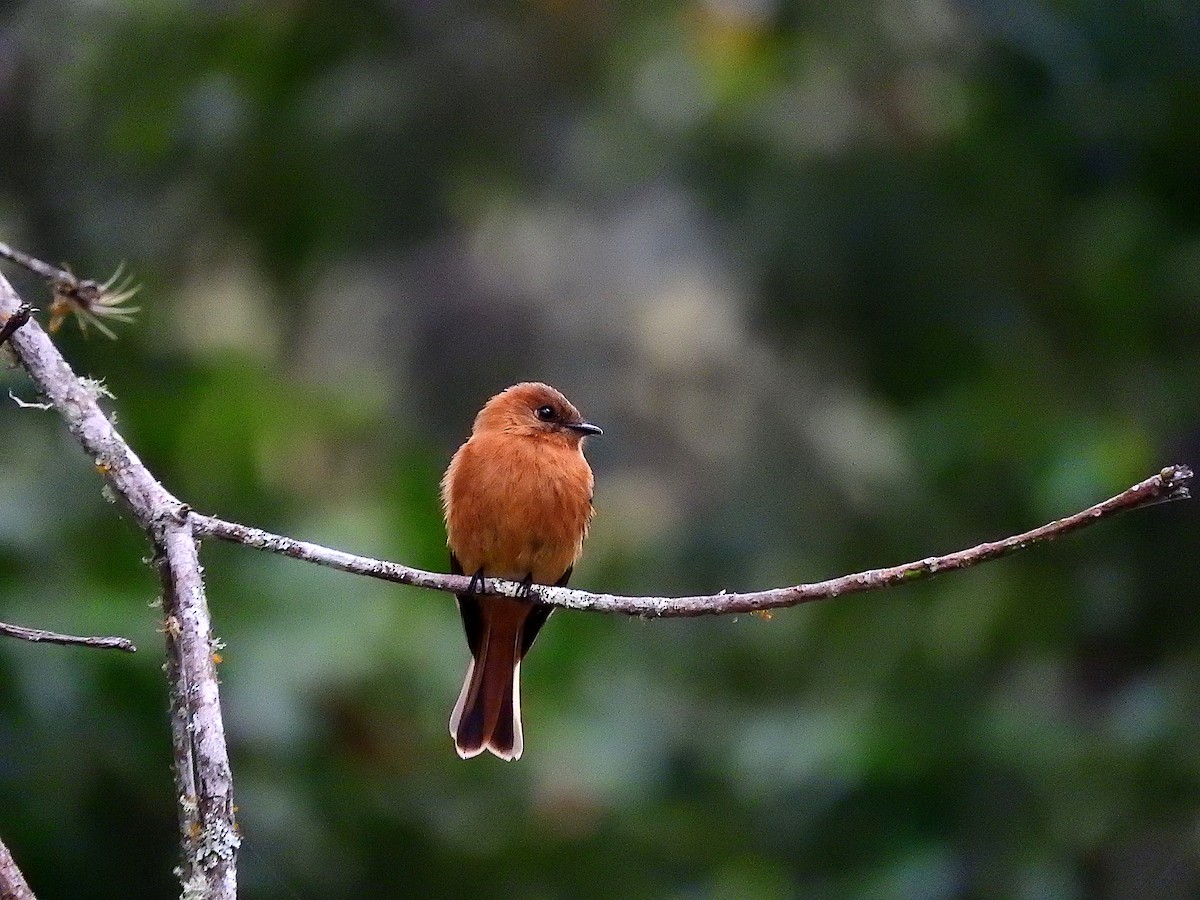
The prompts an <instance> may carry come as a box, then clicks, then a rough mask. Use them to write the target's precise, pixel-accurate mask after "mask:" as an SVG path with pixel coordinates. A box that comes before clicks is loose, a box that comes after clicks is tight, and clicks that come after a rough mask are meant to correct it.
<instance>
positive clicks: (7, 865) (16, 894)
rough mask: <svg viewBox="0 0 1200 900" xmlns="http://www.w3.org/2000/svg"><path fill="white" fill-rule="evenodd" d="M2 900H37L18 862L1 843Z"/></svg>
mask: <svg viewBox="0 0 1200 900" xmlns="http://www.w3.org/2000/svg"><path fill="white" fill-rule="evenodd" d="M0 900H37V898H36V897H35V896H34V895H33V891H31V890H30V889H29V884H28V882H26V881H25V876H24V875H22V874H21V870H20V869H18V868H17V862H16V860H14V859H13V858H12V854H11V853H9V852H8V848H7V847H6V846H4V843H3V842H2V841H0Z"/></svg>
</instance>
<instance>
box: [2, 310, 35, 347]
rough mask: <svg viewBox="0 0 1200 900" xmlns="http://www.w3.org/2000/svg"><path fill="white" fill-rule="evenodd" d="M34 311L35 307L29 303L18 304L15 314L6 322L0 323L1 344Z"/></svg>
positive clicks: (27, 319) (26, 320)
mask: <svg viewBox="0 0 1200 900" xmlns="http://www.w3.org/2000/svg"><path fill="white" fill-rule="evenodd" d="M33 313H34V309H33V307H32V306H30V305H29V304H28V303H22V304H21V305H20V306H18V307H17V308H16V310H15V311H14V312H13V314H12V315H11V316H9V317H8V318H7V319H5V320H4V324H3V325H0V344H3V343H4V342H5V341H7V340H8V338H9V336H10V335H11V334H12V333H13V332H14V331H16V330H17V329H18V328H20V327H21V326H22V325H24V324H25V323H26V322H28V321H29V317H30V316H32V315H33Z"/></svg>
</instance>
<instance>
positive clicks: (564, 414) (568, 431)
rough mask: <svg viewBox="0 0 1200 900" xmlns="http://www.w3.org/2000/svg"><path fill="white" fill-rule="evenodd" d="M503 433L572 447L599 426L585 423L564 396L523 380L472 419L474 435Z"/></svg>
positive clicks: (491, 401) (548, 386)
mask: <svg viewBox="0 0 1200 900" xmlns="http://www.w3.org/2000/svg"><path fill="white" fill-rule="evenodd" d="M487 432H502V433H504V434H518V435H525V436H529V437H542V438H549V439H552V440H560V441H565V442H567V443H569V444H570V445H572V446H576V447H577V446H579V444H580V442H581V441H582V440H583V439H584V438H585V437H587V436H588V435H592V434H601V433H602V432H601V431H600V429H599V428H597V427H596V426H595V425H593V424H591V423H590V422H585V421H584V419H583V416H581V415H580V414H579V410H577V409H576V408H575V407H574V406H572V405H571V401H569V400H568V399H567V398H566V397H564V396H563V395H562V394H560V393H559V392H558V391H556V390H555V389H554V388H552V387H550V385H548V384H542V383H541V382H537V381H524V382H522V383H521V384H514V385H513V386H512V387H510V388H506V389H505V390H503V391H501V392H500V393H499V394H497V395H496V396H495V397H493V398H492V399H491V400H489V401H488V402H487V403H486V404H485V405H484V407H483V409H482V410H480V412H479V415H478V416H476V418H475V427H474V429H473V431H472V433H473V434H480V433H487Z"/></svg>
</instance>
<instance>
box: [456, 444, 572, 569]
mask: <svg viewBox="0 0 1200 900" xmlns="http://www.w3.org/2000/svg"><path fill="white" fill-rule="evenodd" d="M505 438H507V439H505ZM443 495H444V497H443V499H444V502H445V506H446V529H447V533H448V537H449V542H450V549H451V550H452V551H453V552H454V555H455V556H457V557H458V560H459V562H460V563H461V565H462V567H463V571H465V572H467V573H474V572H477V571H479V570H480V569H483V571H484V574H485V575H487V576H491V577H495V578H506V579H512V580H520V579H522V578H525V577H527V576H528V575H532V576H533V580H534V581H536V582H538V583H541V584H552V583H553V582H555V581H557V580H558V579H559V578H561V577H562V575H563V573H565V572H566V570H567V569H569V568H570V567H571V566H572V565H574V564H575V561H576V560H577V559H578V558H579V555H580V552H581V551H582V549H583V540H584V538H585V537H586V536H587V530H588V524H589V522H590V521H591V517H592V472H591V469H590V468H589V466H588V464H587V461H586V460H585V459H584V458H583V454H582V453H581V452H580V451H579V449H578V448H577V447H566V446H558V445H556V444H552V443H549V442H544V441H534V440H531V439H528V438H518V437H510V436H505V435H499V436H497V437H496V438H494V439H491V440H481V439H479V438H478V437H474V438H472V439H471V440H469V441H468V442H467V443H466V444H464V445H463V446H462V447H461V448H460V449H459V451H458V453H456V454H455V456H454V459H453V460H452V461H451V463H450V468H449V470H448V471H447V472H446V479H445V482H444V484H443Z"/></svg>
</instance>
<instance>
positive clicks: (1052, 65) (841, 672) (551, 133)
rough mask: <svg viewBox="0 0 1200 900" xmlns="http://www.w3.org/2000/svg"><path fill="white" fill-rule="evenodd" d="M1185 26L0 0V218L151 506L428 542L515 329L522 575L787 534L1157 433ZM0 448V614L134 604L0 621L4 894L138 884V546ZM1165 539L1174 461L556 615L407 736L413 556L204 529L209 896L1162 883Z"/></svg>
mask: <svg viewBox="0 0 1200 900" xmlns="http://www.w3.org/2000/svg"><path fill="white" fill-rule="evenodd" d="M1198 33H1200V12H1198V11H1197V8H1196V6H1195V5H1194V4H1190V3H1186V2H1180V0H1142V2H1137V3H1121V2H1116V0H1099V2H1094V3H1066V2H1047V0H1042V2H1038V0H1027V2H1021V3H1015V4H998V3H993V2H985V0H968V2H963V3H952V2H949V0H884V2H878V3H863V2H858V0H855V2H849V3H846V4H821V3H785V2H770V0H706V2H694V3H682V4H681V3H650V4H631V3H625V4H618V3H595V2H590V3H580V2H570V0H528V2H514V3H507V4H503V3H478V4H468V3H455V2H424V3H395V2H392V3H382V2H355V3H348V4H334V3H319V2H304V0H301V2H293V3H280V2H275V3H257V4H255V3H224V4H199V3H187V2H178V0H176V2H169V0H156V2H144V3H138V4H120V3H78V2H66V0H48V2H30V0H26V2H14V3H9V4H7V5H5V6H3V7H0V160H3V164H2V165H0V238H3V239H4V240H6V241H8V242H10V243H12V244H14V245H16V246H19V247H22V248H23V249H26V250H28V251H30V252H32V253H35V254H37V255H40V256H43V257H46V258H48V259H50V260H52V261H56V262H57V261H60V260H65V261H68V262H69V264H70V265H71V266H72V267H73V269H74V270H75V271H77V272H80V273H83V274H86V275H90V276H93V277H101V276H105V275H107V274H108V273H109V272H111V271H112V270H113V269H115V268H116V266H117V264H118V263H119V262H121V261H122V260H124V261H126V262H127V263H128V264H129V266H130V267H131V268H132V270H133V271H134V272H136V274H137V277H138V278H139V280H140V281H141V282H142V284H143V290H142V293H141V297H140V300H141V303H142V305H143V306H144V311H143V313H142V315H141V317H140V320H139V322H138V324H137V326H136V327H133V328H124V329H122V337H121V340H120V341H119V342H117V343H115V344H114V343H110V342H108V341H105V340H102V339H97V338H96V337H93V338H92V339H91V340H88V341H85V340H83V339H81V337H80V336H79V335H78V334H77V333H75V332H74V330H73V326H69V327H68V328H67V329H64V330H63V331H62V332H61V333H60V337H61V339H60V345H61V346H62V347H63V349H64V351H65V352H66V353H67V354H68V356H69V357H70V358H71V360H72V361H73V363H74V364H75V365H76V366H77V367H78V369H79V371H81V372H85V373H87V374H89V375H92V376H95V377H102V378H104V379H106V381H107V384H108V385H109V387H110V388H111V389H112V391H113V393H114V394H115V395H116V400H114V401H112V402H111V403H110V406H111V407H112V409H113V410H114V411H115V413H116V415H117V417H118V420H117V421H118V426H119V427H120V428H121V429H122V430H123V432H124V433H125V434H126V436H127V437H128V438H129V439H130V441H131V443H132V444H133V445H134V447H135V448H136V449H137V451H138V452H139V453H140V454H141V455H142V456H143V458H144V459H145V460H146V461H147V463H148V464H149V465H150V466H151V468H152V469H153V470H154V471H155V472H156V473H157V474H158V475H159V476H160V477H161V478H162V479H163V480H164V482H165V483H166V484H167V486H168V487H169V488H170V489H171V490H173V491H175V492H176V493H177V494H178V495H179V496H180V497H181V498H183V499H185V500H186V501H187V502H189V503H191V504H193V505H194V506H196V507H197V508H199V509H202V510H204V511H209V512H213V513H216V514H220V515H223V516H226V517H229V518H233V519H237V520H241V521H246V522H249V523H252V524H257V525H260V526H263V527H266V528H270V529H272V530H276V531H282V532H285V533H289V534H294V535H297V536H301V537H306V538H309V539H313V540H318V541H322V542H325V543H328V544H331V545H335V546H339V547H344V548H347V549H353V550H357V551H359V552H363V553H369V554H376V555H382V556H387V557H391V558H395V559H400V560H404V561H406V562H410V563H413V564H416V565H420V566H425V567H432V568H443V567H444V565H445V559H444V547H443V544H444V537H443V533H442V530H441V522H440V514H439V509H438V500H437V481H438V478H439V476H440V473H441V470H442V468H443V467H444V465H445V463H446V461H447V460H448V458H449V455H450V453H451V452H452V451H453V449H454V447H455V446H456V445H457V442H458V441H460V440H461V439H462V438H463V437H464V436H465V434H466V432H467V430H468V428H469V424H470V421H471V416H472V415H473V413H474V411H475V409H476V408H477V407H478V406H479V405H480V403H481V402H482V401H483V400H484V399H485V398H486V397H487V396H488V395H489V394H491V393H492V392H494V391H495V390H497V389H499V388H500V387H502V386H504V385H505V384H508V383H510V382H512V381H514V380H517V379H520V378H526V377H537V378H542V379H545V380H548V381H551V382H552V383H555V384H556V385H558V386H560V387H562V388H563V389H564V391H566V392H567V394H568V395H569V396H571V397H572V399H574V400H575V401H576V402H577V404H578V405H579V406H580V407H581V408H582V409H583V410H584V411H585V412H586V413H587V415H588V416H589V417H590V418H591V419H592V420H593V421H597V422H600V423H601V424H603V425H604V426H605V432H606V433H605V437H603V438H602V439H600V440H598V441H595V442H593V446H592V448H591V451H590V455H591V457H592V459H593V464H594V468H595V470H596V472H597V480H598V487H597V505H598V508H599V515H598V518H597V520H596V525H595V528H594V532H593V537H592V539H591V541H590V544H589V550H588V554H587V556H586V557H585V560H584V562H583V563H582V564H581V565H580V566H579V568H578V569H577V573H576V578H575V583H576V584H578V585H579V586H581V587H588V588H596V589H608V590H615V591H624V592H632V593H660V592H684V591H689V592H691V591H702V592H708V591H713V590H717V589H720V588H730V589H735V588H752V587H766V586H773V585H778V584H784V583H794V582H797V581H802V580H816V579H820V578H824V577H828V576H831V575H835V574H840V573H842V572H845V571H852V570H855V569H861V568H867V567H871V566H876V565H885V564H891V563H895V562H900V561H904V560H907V559H911V558H918V557H921V556H926V555H929V554H931V553H935V552H941V551H946V550H950V549H954V548H958V547H962V546H967V545H969V544H971V543H973V542H976V541H978V540H982V539H986V538H992V537H998V536H1001V535H1004V534H1008V533H1011V532H1014V531H1017V530H1020V529H1023V528H1026V527H1029V526H1032V525H1034V524H1039V523H1041V522H1042V521H1045V520H1047V519H1049V518H1053V517H1056V516H1059V515H1062V514H1064V513H1067V512H1071V511H1074V510H1075V509H1077V508H1079V507H1081V506H1083V505H1086V504H1088V503H1091V502H1094V501H1095V500H1098V499H1101V498H1102V497H1105V496H1108V495H1110V494H1112V493H1115V492H1116V491H1118V490H1120V489H1123V488H1124V487H1126V486H1127V485H1128V484H1129V483H1131V482H1132V481H1134V480H1137V479H1140V478H1143V477H1145V476H1146V475H1148V474H1150V473H1151V472H1153V471H1156V470H1157V469H1158V468H1159V467H1160V466H1161V465H1163V464H1165V463H1168V462H1192V463H1195V462H1196V461H1197V460H1196V449H1197V446H1198V444H1200V422H1198V420H1197V404H1196V400H1195V398H1196V384H1197V378H1198V376H1200V344H1198V343H1197V334H1198V326H1200V179H1197V177H1196V174H1197V167H1196V161H1197V160H1198V159H1200V116H1198V115H1197V110H1198V109H1200V50H1198V48H1200V44H1198V43H1197V41H1196V35H1197V34H1198ZM6 271H7V270H6ZM9 274H10V275H11V277H12V278H13V279H14V280H15V281H16V283H17V284H18V286H19V288H20V289H21V290H22V292H23V294H24V296H25V297H26V298H27V299H29V300H31V301H32V302H35V303H38V304H40V305H43V306H45V305H46V302H47V297H46V294H45V292H44V288H43V287H42V286H40V285H38V284H36V283H35V282H33V281H32V280H30V279H29V278H27V277H23V276H22V275H21V273H19V272H10V273H9ZM0 388H2V389H3V391H4V392H5V393H6V392H7V391H8V390H9V389H10V388H11V389H12V390H13V391H14V392H15V393H16V394H18V395H26V396H27V395H28V394H29V390H30V388H29V385H28V384H27V382H25V381H24V380H23V378H22V377H21V375H20V373H19V372H17V371H8V372H7V373H6V374H5V375H4V378H3V382H2V384H0ZM0 459H2V460H3V465H0V618H2V619H3V620H5V621H11V622H17V623H21V624H26V625H33V626H41V627H46V628H54V629H58V630H63V631H72V632H76V633H106V634H107V633H112V634H123V635H127V636H129V637H131V638H133V639H135V640H136V641H137V643H138V644H139V646H140V647H141V651H140V652H139V653H138V654H137V656H136V657H134V658H129V657H125V656H121V655H116V654H98V653H88V652H83V651H80V650H74V649H66V648H54V647H39V646H32V645H25V644H14V643H11V642H6V643H5V644H3V645H0V836H2V837H3V839H4V841H5V842H6V843H7V844H8V845H9V847H10V848H11V849H12V851H13V853H14V855H15V856H16V858H17V860H18V861H19V863H20V864H21V866H22V867H23V869H24V871H25V872H26V874H27V876H28V878H29V880H30V882H31V883H32V885H33V886H34V888H35V890H36V891H37V892H38V893H39V896H42V897H46V898H53V897H96V898H105V897H113V898H117V897H120V898H129V897H134V896H138V897H141V896H145V897H163V896H169V895H171V894H172V893H173V892H174V891H176V890H177V886H175V885H174V877H173V875H172V873H171V869H172V866H173V865H174V864H175V861H176V852H177V850H176V840H175V812H174V799H173V787H172V782H171V776H170V772H169V768H168V766H169V760H170V751H169V742H168V735H167V727H166V715H165V713H166V690H165V683H164V679H163V677H162V675H161V670H160V666H161V657H160V653H159V647H160V646H161V638H160V637H159V636H158V634H157V633H156V632H157V628H158V626H159V622H158V620H157V616H158V613H157V612H156V610H155V609H153V608H151V606H150V604H151V603H152V601H153V600H154V599H155V595H156V590H157V588H156V584H155V581H154V578H153V577H152V573H151V572H150V570H149V569H148V567H147V566H145V565H144V564H143V561H142V558H143V556H145V554H146V553H147V547H146V545H145V543H144V541H143V540H142V539H141V537H140V535H138V534H137V532H136V529H135V528H134V527H133V526H132V525H131V523H130V522H129V520H128V517H127V516H124V515H122V514H121V511H120V510H119V509H117V508H115V507H113V506H110V505H109V504H107V503H106V502H105V501H104V500H103V498H102V497H101V495H100V484H99V480H98V479H97V478H96V477H95V474H94V473H93V472H92V471H91V470H90V466H89V465H88V463H87V461H86V459H84V457H83V456H82V454H80V453H79V452H78V450H77V448H76V447H74V445H73V444H72V443H71V441H70V440H69V439H68V437H67V436H66V435H65V433H64V430H63V428H62V426H61V423H60V422H58V421H57V420H56V419H55V418H54V417H53V416H52V415H48V414H43V413H37V412H34V411H28V410H19V409H17V408H16V407H15V406H14V405H12V404H5V405H3V406H0ZM1198 537H1200V522H1198V514H1197V512H1196V511H1195V509H1194V508H1192V505H1191V504H1176V505H1172V506H1169V507H1161V508H1158V509H1154V510H1150V511H1144V512H1140V513H1136V514H1132V515H1129V516H1126V517H1123V518H1122V519H1120V520H1117V521H1114V522H1112V523H1109V524H1105V525H1102V526H1100V527H1098V528H1097V529H1095V530H1091V531H1088V532H1086V533H1085V534H1081V535H1079V536H1077V537H1074V538H1072V539H1070V540H1069V541H1066V542H1064V543H1062V544H1061V545H1056V546H1051V547H1047V548H1041V549H1038V550H1035V551H1031V552H1028V553H1026V554H1023V555H1021V556H1019V557H1017V558H1014V559H1011V560H1007V561H1002V562H999V563H995V564H991V565H988V566H985V567H984V568H982V569H980V570H977V571H973V572H970V573H968V574H964V575H954V576H950V577H947V578H945V579H941V580H937V581H934V582H932V583H929V584H920V585H915V586H913V587H909V588H904V589H900V590H895V591H890V592H888V593H886V594H882V595H871V596H865V597H852V598H845V599H840V600H837V601H834V602H830V603H826V604H819V605H817V606H813V607H809V608H802V609H798V610H794V611H789V612H782V613H778V614H776V615H775V616H773V617H772V618H771V619H769V620H763V619H759V618H756V617H741V618H739V619H728V618H727V619H720V620H712V621H702V622H701V621H697V622H669V623H651V624H647V623H642V622H638V621H631V620H623V619H616V618H604V617H600V616H583V615H575V616H569V615H563V614H560V615H557V616H556V617H555V619H554V621H553V622H552V623H551V625H550V626H549V627H548V628H547V630H546V632H545V634H544V636H543V637H542V638H541V640H540V641H539V644H538V647H537V648H536V652H535V653H534V654H532V656H531V657H530V661H529V664H528V665H527V666H526V667H525V672H524V676H525V679H524V680H525V692H524V695H525V715H526V755H525V758H524V759H522V760H521V761H520V762H519V763H518V764H516V765H505V764H502V763H499V762H496V761H494V760H491V759H487V760H477V761H474V762H471V763H463V762H461V761H460V760H458V759H457V757H456V756H455V755H454V753H453V750H452V747H451V743H450V740H449V736H448V735H447V733H446V719H447V716H448V714H449V710H450V707H451V705H452V703H453V700H454V696H455V692H456V690H457V687H458V681H459V679H460V678H461V676H462V670H463V668H464V666H465V656H466V648H465V645H464V642H463V640H462V638H461V635H460V633H459V624H458V618H457V614H456V613H455V611H454V609H453V606H452V604H451V602H450V601H449V600H448V598H447V597H445V596H442V595H435V594H424V593H419V592H415V591H409V590H401V589H396V588H392V587H389V586H386V585H382V584H373V583H368V582H366V581H365V580H364V579H354V578H350V577H348V576H344V575H338V574H335V573H329V572H324V571H319V570H315V569H313V568H312V567H308V566H302V565H300V564H298V563H295V562H292V561H289V560H285V559H274V558H265V557H263V556H261V555H258V554H254V553H251V552H249V551H245V550H242V549H240V548H236V547H226V546H206V547H205V548H204V558H205V562H206V565H207V573H208V579H209V587H210V599H211V603H212V606H213V610H214V615H215V618H216V622H217V625H218V629H219V632H220V635H221V637H222V638H223V639H224V640H225V641H226V643H227V645H228V647H227V649H226V651H225V653H224V656H225V661H224V663H223V664H222V666H221V674H222V680H223V685H224V695H223V697H224V703H225V712H226V723H227V727H228V730H229V737H230V741H231V749H232V754H233V764H234V772H235V778H236V790H237V795H238V798H239V807H240V819H241V821H242V824H243V827H244V831H245V848H244V852H243V855H242V859H241V881H242V885H243V895H244V896H246V897H255V898H274V897H279V898H283V897H326V898H337V897H394V896H400V895H410V894H411V895H430V896H468V895H474V896H478V895H486V894H492V895H497V894H499V895H514V896H527V897H557V896H593V895H595V896H631V897H644V896H676V897H684V896H703V897H709V896H714V897H737V898H777V897H797V896H804V897H817V896H831V897H863V898H875V897H912V898H937V897H1022V898H1074V897H1084V896H1087V897H1128V896H1139V897H1180V898H1182V897H1191V896H1196V895H1197V894H1198V893H1200V753H1198V752H1197V746H1200V725H1198V722H1200V699H1198V698H1200V690H1198V688H1200V683H1198V682H1200V670H1198V668H1197V665H1198V663H1200V649H1198V638H1200V605H1198V604H1197V603H1196V599H1197V590H1196V585H1197V583H1198V581H1200V564H1198V562H1197V560H1198V559H1200V557H1198V556H1197V554H1196V552H1195V548H1196V546H1197V538H1198Z"/></svg>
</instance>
